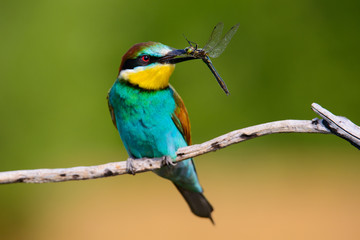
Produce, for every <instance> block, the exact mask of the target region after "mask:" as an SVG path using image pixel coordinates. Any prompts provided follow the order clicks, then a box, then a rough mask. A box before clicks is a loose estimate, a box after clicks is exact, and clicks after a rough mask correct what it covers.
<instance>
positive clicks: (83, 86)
mask: <svg viewBox="0 0 360 240" xmlns="http://www.w3.org/2000/svg"><path fill="white" fill-rule="evenodd" d="M359 11H360V2H359V1H342V2H338V1H321V0H315V1H308V0H293V1H285V0H275V1H265V0H256V1H248V0H245V1H217V2H215V1H195V2H194V1H181V2H180V1H179V2H169V1H143V0H140V1H136V2H134V1H119V0H118V1H115V0H106V1H93V0H90V1H89V0H88V1H84V0H82V1H81V0H77V1H68V0H64V1H40V0H35V1H24V0H19V1H10V0H2V1H0V52H1V54H0V109H1V118H0V159H1V162H0V163H1V164H0V170H1V171H8V170H18V169H36V168H62V167H71V166H80V165H94V164H102V163H106V162H110V161H120V160H125V159H126V153H125V151H124V148H123V146H122V143H121V140H120V137H119V135H118V133H117V131H116V130H115V128H114V126H113V125H112V123H111V120H110V115H109V112H108V108H107V103H106V95H107V91H108V89H109V88H110V87H111V86H112V84H113V82H114V81H115V79H116V76H117V73H118V67H119V65H120V62H121V57H122V55H123V54H124V53H125V52H126V51H127V50H128V48H129V47H131V46H132V45H133V44H135V43H138V42H144V41H159V42H162V43H164V44H166V45H169V46H172V47H176V48H184V47H185V46H186V45H187V43H186V41H185V40H184V38H183V36H182V34H183V33H184V34H185V35H186V36H187V37H188V38H189V39H190V40H192V41H195V42H198V43H199V44H200V46H201V45H202V44H204V43H205V42H206V40H207V38H208V37H209V34H210V32H211V30H212V28H213V26H214V25H215V24H216V23H217V22H219V21H223V22H224V23H225V31H227V29H229V28H230V27H231V26H232V25H234V24H235V23H237V22H239V23H240V28H239V30H238V32H237V34H236V35H235V36H234V38H233V40H232V41H231V43H230V44H229V46H228V49H227V50H226V51H225V52H224V53H223V55H222V56H221V57H219V58H218V59H214V60H213V63H214V65H215V66H216V68H217V70H218V71H219V72H220V74H221V75H222V77H223V79H224V80H225V82H226V83H227V85H228V87H229V90H230V92H231V95H230V96H228V97H227V96H226V95H225V94H224V93H223V92H222V90H221V89H220V87H219V86H218V85H217V83H216V80H215V79H214V77H213V76H212V75H211V73H210V71H209V70H208V68H207V67H206V66H205V65H204V64H203V63H202V62H201V61H191V62H186V63H182V64H179V65H178V66H177V67H176V71H175V72H174V74H173V76H172V78H171V83H172V85H173V86H174V87H175V88H176V89H177V91H178V92H179V93H180V95H181V96H182V98H183V100H184V102H185V104H186V106H187V108H188V111H189V115H190V119H191V123H192V135H193V142H194V143H200V142H203V141H206V140H209V139H211V138H213V137H216V136H218V135H221V134H224V133H226V132H229V131H232V130H235V129H239V128H242V127H246V126H251V125H255V124H259V123H263V122H268V121H274V120H281V119H312V118H314V117H316V115H315V114H314V113H313V112H312V111H311V109H310V104H311V103H312V102H317V103H319V104H320V105H322V106H323V107H325V108H327V109H329V110H330V111H332V112H333V113H335V114H338V115H343V116H346V117H348V118H349V119H351V120H352V121H353V122H355V123H359V122H360V112H359V111H358V105H359V87H360V83H359V79H360V67H359V64H360V45H359V42H360V28H359V25H360V14H359ZM359 160H360V158H359V154H358V150H356V149H355V148H354V147H352V146H351V145H350V144H348V143H347V142H345V141H343V140H341V139H340V138H337V137H334V136H327V135H310V134H309V135H306V134H302V135H300V134H286V135H272V136H268V137H264V138H259V139H255V140H251V141H248V142H245V143H242V144H239V145H235V146H232V147H229V148H227V149H224V150H221V151H219V152H217V153H215V154H214V153H213V154H208V155H205V156H202V157H199V158H197V159H196V160H195V161H196V164H197V169H198V172H199V175H200V180H201V183H202V185H203V186H204V188H205V190H206V196H207V197H208V199H209V201H210V202H211V203H212V204H213V205H214V207H215V212H214V219H215V221H216V223H217V226H216V227H213V226H211V224H210V223H209V222H208V221H207V220H203V219H199V218H196V217H194V216H192V214H191V213H190V210H188V208H187V206H186V205H185V202H184V201H183V200H182V198H181V196H180V195H179V194H178V193H177V191H176V189H175V188H174V187H173V186H172V185H171V184H169V183H168V182H167V181H165V180H163V179H160V178H159V177H157V176H155V175H154V174H151V173H145V174H139V175H137V176H135V177H132V176H120V177H115V178H109V179H99V180H92V181H83V182H68V183H58V184H40V185H25V184H17V185H5V186H0V187H1V189H0V206H1V207H0V238H1V239H34V240H35V239H36V240H40V239H85V238H86V239H99V238H110V239H121V238H125V237H131V238H133V239H144V238H147V239H152V238H157V239H159V238H160V239H161V238H162V237H161V236H162V235H163V236H164V237H167V238H170V239H183V238H185V237H186V238H187V239H195V238H201V239H202V238H205V237H206V238H207V239H218V238H224V237H227V238H231V239H236V238H237V239H240V238H243V239H359V238H360V230H359V228H358V226H357V225H358V224H357V223H358V222H359V221H360V215H359V214H360V207H359V204H358V203H359V200H360V192H359V188H358V186H359V183H360V176H359V174H358V172H359V170H360V163H359V162H360V161H359Z"/></svg>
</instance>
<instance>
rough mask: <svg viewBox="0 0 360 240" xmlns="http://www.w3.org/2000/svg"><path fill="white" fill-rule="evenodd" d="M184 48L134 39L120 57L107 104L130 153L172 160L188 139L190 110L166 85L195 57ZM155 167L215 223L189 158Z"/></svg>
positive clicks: (197, 212)
mask: <svg viewBox="0 0 360 240" xmlns="http://www.w3.org/2000/svg"><path fill="white" fill-rule="evenodd" d="M184 53H185V51H184V50H176V49H174V48H171V47H168V46H166V45H164V44H161V43H158V42H145V43H138V44H135V45H134V46H132V47H131V48H130V49H129V50H128V51H127V52H126V54H125V55H124V56H123V57H122V62H121V65H120V69H119V75H118V78H117V79H116V81H115V83H114V85H113V86H112V88H111V89H110V91H109V93H108V104H109V109H110V113H111V118H112V121H113V123H114V125H115V127H116V128H117V130H118V131H119V133H120V137H121V139H122V141H123V143H124V145H125V148H126V150H127V152H128V154H129V157H130V158H143V157H147V158H158V157H164V156H167V157H168V158H165V159H167V160H169V159H170V162H171V161H172V159H175V158H176V151H177V149H178V148H181V147H185V146H187V145H190V144H191V136H190V122H189V117H188V112H187V110H186V108H185V105H184V102H183V100H182V99H181V97H180V96H179V94H178V93H177V92H176V91H175V89H174V88H173V87H172V86H171V85H170V84H169V78H170V76H171V74H172V73H173V71H174V68H175V64H176V63H179V62H183V61H187V60H191V59H195V58H194V57H191V56H186V55H184ZM130 165H131V164H130ZM154 172H155V173H156V174H157V175H159V176H161V177H163V178H166V179H169V180H170V181H172V182H173V183H174V184H175V186H176V188H177V189H178V190H179V191H180V193H181V194H182V196H183V197H184V198H185V200H186V202H187V203H188V205H189V207H190V209H191V211H192V212H193V213H194V214H195V215H197V216H199V217H204V218H209V219H210V220H211V222H213V219H212V217H211V212H212V211H213V207H212V206H211V204H210V203H209V202H208V201H207V200H206V198H205V196H204V195H203V189H202V187H201V186H200V184H199V180H198V176H197V173H196V170H195V166H194V162H193V160H192V159H187V160H185V161H182V162H178V163H176V164H174V165H173V164H169V165H168V166H164V167H162V168H161V169H158V170H155V171H154ZM213 223H214V222H213Z"/></svg>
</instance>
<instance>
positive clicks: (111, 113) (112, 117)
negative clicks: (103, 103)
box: [106, 92, 117, 129]
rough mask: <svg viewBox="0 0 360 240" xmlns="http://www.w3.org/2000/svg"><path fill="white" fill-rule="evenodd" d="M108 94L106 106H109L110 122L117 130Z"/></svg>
mask: <svg viewBox="0 0 360 240" xmlns="http://www.w3.org/2000/svg"><path fill="white" fill-rule="evenodd" d="M109 94H110V92H109V93H108V95H107V97H106V99H107V102H108V106H109V111H110V115H111V120H112V122H113V124H114V126H115V128H116V129H117V126H116V118H115V113H114V108H113V107H112V106H111V104H110V101H109Z"/></svg>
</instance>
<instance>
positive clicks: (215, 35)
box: [184, 22, 240, 95]
mask: <svg viewBox="0 0 360 240" xmlns="http://www.w3.org/2000/svg"><path fill="white" fill-rule="evenodd" d="M239 25H240V24H239V23H238V24H236V25H234V26H232V27H231V28H230V30H229V31H228V32H227V33H226V34H225V35H224V36H223V37H222V38H221V35H222V32H223V29H224V23H222V22H219V23H218V24H216V26H215V27H214V29H213V31H212V33H211V35H210V38H209V40H208V41H207V43H206V44H205V46H204V47H203V48H198V45H197V44H196V43H194V42H192V41H189V40H188V39H186V38H185V39H186V41H187V42H188V43H189V45H190V46H189V47H186V48H185V49H184V50H185V52H186V54H187V55H189V56H192V57H194V58H198V59H202V60H203V62H204V63H205V64H206V65H207V66H208V67H209V69H210V70H211V72H212V74H213V75H214V76H215V78H216V80H217V82H218V83H219V85H220V87H221V88H222V89H223V90H224V92H225V93H226V95H229V94H230V92H229V90H228V88H227V87H226V84H225V82H224V80H223V79H222V78H221V76H220V74H219V73H218V72H217V71H216V69H215V67H214V65H213V63H212V62H211V59H210V57H212V58H217V57H219V56H220V55H221V54H222V53H223V52H224V50H225V48H226V47H227V45H228V44H229V42H230V40H231V38H232V37H233V36H234V35H235V33H236V31H237V30H238V28H239ZM220 38H221V39H220ZM193 44H194V45H195V46H193Z"/></svg>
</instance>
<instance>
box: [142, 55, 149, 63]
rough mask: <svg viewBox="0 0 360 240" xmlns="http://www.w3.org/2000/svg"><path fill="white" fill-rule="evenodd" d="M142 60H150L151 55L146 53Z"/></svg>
mask: <svg viewBox="0 0 360 240" xmlns="http://www.w3.org/2000/svg"><path fill="white" fill-rule="evenodd" d="M141 60H143V62H149V61H150V56H149V55H144V56H142V57H141Z"/></svg>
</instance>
